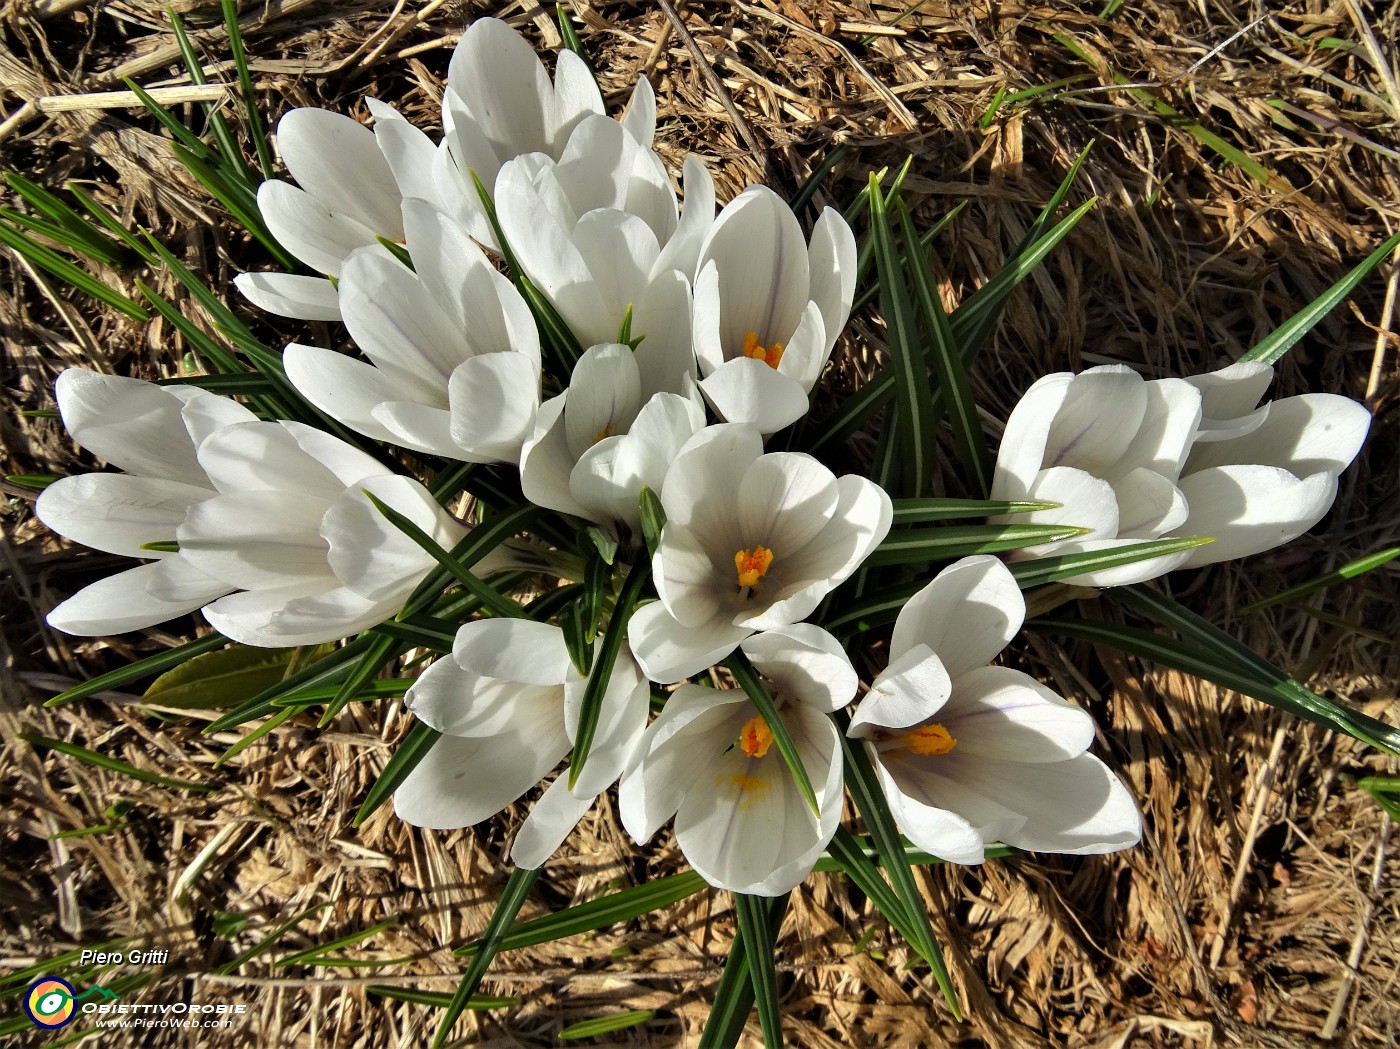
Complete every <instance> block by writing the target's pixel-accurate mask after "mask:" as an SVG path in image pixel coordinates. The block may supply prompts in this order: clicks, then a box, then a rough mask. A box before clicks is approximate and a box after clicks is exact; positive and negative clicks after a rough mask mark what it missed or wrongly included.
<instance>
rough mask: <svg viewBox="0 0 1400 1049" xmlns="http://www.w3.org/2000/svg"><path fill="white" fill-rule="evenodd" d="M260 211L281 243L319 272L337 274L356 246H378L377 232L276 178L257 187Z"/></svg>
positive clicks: (268, 226) (264, 220)
mask: <svg viewBox="0 0 1400 1049" xmlns="http://www.w3.org/2000/svg"><path fill="white" fill-rule="evenodd" d="M258 211H259V212H260V213H261V214H262V218H263V222H265V223H266V224H267V228H268V229H269V230H270V231H271V233H272V235H273V236H274V237H276V238H277V241H278V243H279V244H281V245H282V246H283V247H284V248H286V249H287V250H288V251H290V252H291V253H292V254H293V255H295V256H296V257H297V258H298V259H300V260H301V261H302V262H304V263H306V265H307V266H309V267H310V268H311V269H313V270H315V271H316V272H318V273H325V274H329V275H330V276H332V277H334V276H338V275H339V273H340V268H341V266H343V265H344V264H345V260H346V259H347V258H349V256H350V253H351V252H353V251H354V250H355V249H356V248H365V247H376V246H378V244H379V238H378V235H377V234H376V232H375V231H374V230H372V229H370V228H369V227H368V226H365V225H364V224H363V223H360V222H357V221H355V220H354V219H353V218H351V217H349V216H348V215H343V214H341V213H340V212H338V211H335V210H333V209H332V208H331V207H329V206H328V205H326V204H324V203H322V202H321V201H320V200H318V199H317V198H316V197H313V196H312V195H311V194H309V193H307V192H306V191H305V190H301V189H298V188H297V187H296V186H292V185H289V184H288V183H286V182H279V181H277V180H276V179H268V180H267V181H266V182H264V183H263V184H262V185H261V186H259V187H258Z"/></svg>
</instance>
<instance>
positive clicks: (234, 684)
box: [141, 644, 329, 710]
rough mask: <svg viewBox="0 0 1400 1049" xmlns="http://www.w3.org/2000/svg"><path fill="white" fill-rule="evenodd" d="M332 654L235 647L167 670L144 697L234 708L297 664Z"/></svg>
mask: <svg viewBox="0 0 1400 1049" xmlns="http://www.w3.org/2000/svg"><path fill="white" fill-rule="evenodd" d="M328 652H329V648H328V646H320V647H319V648H312V649H309V650H308V649H300V648H253V647H251V646H248V645H238V644H235V645H231V646H229V647H228V648H225V649H222V650H220V651H218V652H206V653H205V654H204V655H202V656H194V657H193V658H191V659H188V660H186V661H185V662H183V663H181V664H180V665H178V666H176V667H173V668H172V669H170V670H167V671H166V672H165V673H164V674H162V675H161V676H160V677H158V678H156V679H155V680H154V681H152V682H151V684H150V687H148V688H147V689H146V691H145V694H144V695H142V697H141V698H142V699H144V700H145V701H146V702H148V703H154V704H157V705H159V706H163V707H191V708H197V709H201V710H212V709H216V708H219V707H231V706H234V705H235V704H238V703H241V702H243V701H244V700H246V699H247V698H248V697H249V696H250V695H257V694H258V693H260V692H264V691H266V690H267V689H268V688H271V687H272V686H273V685H276V684H277V683H278V682H280V681H282V680H283V679H284V678H285V677H286V676H287V672H288V670H289V669H290V668H291V667H292V666H293V664H294V663H297V662H300V661H301V660H303V659H304V660H306V661H307V662H314V661H315V660H316V659H317V658H319V657H320V656H323V655H326V654H328Z"/></svg>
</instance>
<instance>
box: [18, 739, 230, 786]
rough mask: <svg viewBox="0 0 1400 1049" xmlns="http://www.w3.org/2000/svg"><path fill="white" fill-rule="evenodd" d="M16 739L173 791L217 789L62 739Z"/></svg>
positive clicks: (208, 784) (207, 784)
mask: <svg viewBox="0 0 1400 1049" xmlns="http://www.w3.org/2000/svg"><path fill="white" fill-rule="evenodd" d="M15 736H16V738H18V739H22V740H24V741H25V742H26V743H29V744H31V745H32V746H36V747H44V748H45V749H47V750H56V751H58V752H59V753H60V754H67V755H68V756H69V757H70V758H77V759H78V760H79V761H83V762H86V763H87V764H89V765H96V766H97V767H98V768H103V769H106V770H107V771H109V772H117V773H120V774H121V775H123V776H130V777H131V778H132V779H139V780H140V781H141V782H142V783H154V784H156V785H158V786H161V787H170V788H171V789H172V790H189V791H193V792H195V793H196V794H208V793H209V792H210V791H212V790H215V789H217V788H216V787H215V785H213V784H210V783H192V782H191V781H189V780H185V779H174V778H173V777H170V776H162V775H161V774H160V773H158V772H149V771H147V770H146V769H138V768H137V767H136V766H135V765H128V764H127V763H126V762H125V761H118V760H117V759H116V758H109V757H108V756H107V755H106V754H99V753H97V752H96V751H95V750H88V749H87V748H86V747H80V746H78V745H77V744H76V743H65V742H64V741H63V740H61V739H53V738H52V737H49V736H38V735H35V734H33V733H31V732H17V733H15Z"/></svg>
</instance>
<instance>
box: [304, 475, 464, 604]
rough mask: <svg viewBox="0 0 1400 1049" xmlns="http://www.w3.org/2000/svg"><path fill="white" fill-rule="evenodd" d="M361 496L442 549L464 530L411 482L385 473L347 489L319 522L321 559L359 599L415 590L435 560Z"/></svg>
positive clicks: (392, 596) (386, 597)
mask: <svg viewBox="0 0 1400 1049" xmlns="http://www.w3.org/2000/svg"><path fill="white" fill-rule="evenodd" d="M365 492H369V493H371V494H372V495H374V497H375V498H377V499H379V500H380V501H381V502H383V503H385V504H386V505H387V506H389V507H390V508H392V509H394V510H396V511H398V512H399V513H401V514H403V515H404V516H405V517H407V518H408V519H409V520H410V521H412V522H413V523H414V524H415V525H417V526H418V527H419V528H420V529H421V530H422V531H424V532H426V533H427V534H428V535H429V536H431V537H432V538H433V539H434V540H436V541H437V543H438V545H439V546H442V547H444V548H445V549H448V550H450V549H452V547H454V546H456V545H457V543H458V542H460V541H461V540H462V539H463V538H464V537H465V536H466V534H467V530H466V529H465V528H463V527H462V526H461V525H459V524H457V522H456V521H454V520H452V518H451V517H449V516H448V515H447V512H446V511H445V510H443V509H442V507H441V506H439V505H438V503H437V501H436V500H434V499H433V497H432V496H431V495H430V494H429V493H428V490H427V489H426V488H424V487H423V486H422V485H421V484H419V483H418V482H417V481H415V480H412V479H411V478H408V477H399V476H397V475H392V474H385V475H382V476H379V477H367V478H365V480H364V481H363V482H362V483H361V484H360V485H359V487H356V488H347V489H346V490H345V492H344V493H343V494H342V495H341V496H340V498H338V499H336V500H335V501H334V502H333V503H331V505H330V508H329V509H328V510H327V511H326V512H325V515H324V516H323V517H322V518H321V523H320V532H321V536H322V538H323V539H325V541H326V543H327V545H328V546H329V550H328V552H327V553H326V561H327V563H328V564H329V565H330V567H331V570H332V571H333V572H335V574H336V578H337V579H339V580H340V581H341V582H342V583H343V584H345V585H346V586H347V587H349V588H350V589H351V590H353V591H354V592H355V593H357V594H359V595H360V596H361V597H364V598H366V599H368V600H370V601H391V600H394V599H395V598H396V597H398V596H399V595H401V594H403V593H404V591H406V590H411V589H412V588H413V587H414V586H416V585H417V584H418V582H419V581H420V580H421V579H422V578H423V576H424V575H425V574H427V572H428V571H430V570H431V569H432V568H433V566H434V564H435V562H434V561H433V559H432V558H431V557H430V556H429V555H428V554H427V553H426V552H425V551H424V550H423V549H422V548H421V547H420V546H419V545H418V544H417V543H415V542H414V541H413V540H412V539H410V538H409V537H408V536H406V535H405V534H404V533H403V532H402V531H400V530H399V528H398V527H397V526H396V525H394V524H393V523H392V522H391V521H390V520H389V519H388V518H387V517H385V516H384V515H383V514H382V513H380V511H379V510H378V508H376V507H375V506H374V504H373V503H371V502H370V501H369V499H368V498H366V496H365Z"/></svg>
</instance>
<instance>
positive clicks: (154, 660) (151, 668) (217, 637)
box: [44, 633, 231, 707]
mask: <svg viewBox="0 0 1400 1049" xmlns="http://www.w3.org/2000/svg"><path fill="white" fill-rule="evenodd" d="M230 643H231V642H230V641H229V639H228V638H226V637H224V636H223V635H222V634H214V633H210V634H205V635H204V636H203V637H197V638H195V639H194V640H193V641H187V642H185V644H183V645H176V646H175V647H174V648H169V649H166V650H165V651H164V652H157V653H156V654H155V655H153V656H147V657H146V658H145V659H138V660H137V661H136V662H134V663H128V664H127V665H126V666H124V667H118V668H117V669H116V670H110V671H108V672H107V673H105V674H99V675H98V676H97V677H95V678H91V679H90V680H88V681H84V682H83V683H82V684H81V685H74V686H73V687H72V688H70V689H68V690H67V691H66V692H60V693H59V694H58V695H56V696H54V697H53V698H52V699H50V700H48V701H47V702H45V704H44V706H46V707H61V706H63V704H65V703H72V702H73V701H74V700H78V699H86V698H87V697H88V696H94V695H96V694H97V693H99V692H106V691H107V690H108V689H113V688H121V687H122V686H123V685H129V684H131V683H132V682H133V681H140V680H141V679H142V678H145V677H150V676H151V675H152V674H159V673H162V672H164V671H166V670H169V669H170V668H171V667H177V666H179V665H180V664H181V663H184V662H185V661H186V660H189V659H193V658H194V657H195V656H198V655H202V654H204V653H205V652H214V651H216V650H218V649H220V648H223V647H224V646H225V645H227V644H230Z"/></svg>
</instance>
